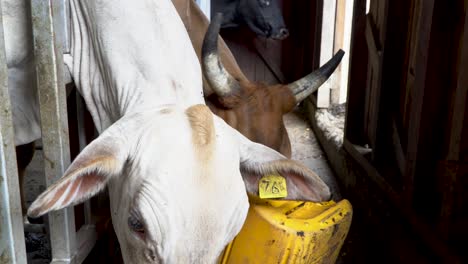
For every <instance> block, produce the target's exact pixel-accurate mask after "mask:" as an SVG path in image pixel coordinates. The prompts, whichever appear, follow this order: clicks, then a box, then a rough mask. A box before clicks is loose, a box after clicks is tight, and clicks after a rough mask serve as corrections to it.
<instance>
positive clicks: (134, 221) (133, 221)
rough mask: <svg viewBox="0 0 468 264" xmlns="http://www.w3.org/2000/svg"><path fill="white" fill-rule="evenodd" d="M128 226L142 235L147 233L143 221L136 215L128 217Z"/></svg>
mask: <svg viewBox="0 0 468 264" xmlns="http://www.w3.org/2000/svg"><path fill="white" fill-rule="evenodd" d="M128 226H129V227H130V229H131V230H132V231H133V232H135V233H137V234H138V235H140V236H142V235H144V234H145V226H144V225H143V223H142V222H141V221H140V220H139V219H138V218H137V217H136V216H134V215H130V216H129V217H128Z"/></svg>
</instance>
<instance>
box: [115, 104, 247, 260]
mask: <svg viewBox="0 0 468 264" xmlns="http://www.w3.org/2000/svg"><path fill="white" fill-rule="evenodd" d="M202 108H206V107H205V106H203V107H202ZM206 111H209V110H207V108H206V109H205V110H204V111H202V112H204V113H198V114H197V115H199V114H201V115H204V114H205V115H206V114H207V112H206ZM210 115H212V114H211V113H210ZM195 118H197V117H195ZM212 118H213V119H214V120H215V121H214V127H213V129H214V131H213V133H214V134H213V137H211V139H212V140H213V142H212V144H208V143H207V141H204V139H202V140H201V141H202V142H201V143H200V142H198V143H197V142H195V141H197V139H196V138H195V137H196V136H194V134H196V132H194V127H193V125H195V126H196V125H197V124H191V123H190V122H189V121H188V118H187V114H186V112H185V111H184V110H182V109H179V108H177V107H173V108H164V109H160V110H158V111H153V112H152V113H141V114H135V115H134V116H130V117H129V118H124V120H121V121H119V125H120V126H121V127H126V128H125V129H124V131H122V132H128V133H132V134H133V135H138V136H137V137H132V138H136V140H135V142H131V143H129V145H130V148H131V150H130V153H132V154H133V155H131V156H132V159H131V160H129V161H128V162H127V164H126V165H125V166H126V168H125V169H124V175H122V176H121V177H115V178H114V179H113V180H112V181H111V182H110V185H109V192H110V200H111V210H112V222H113V224H114V228H115V230H116V233H117V236H118V238H119V242H120V244H121V249H122V253H123V256H124V259H125V262H126V263H215V261H216V259H217V258H218V256H219V254H220V253H221V252H222V250H223V249H224V247H225V246H226V245H227V244H228V243H229V242H230V241H231V240H232V239H233V238H234V236H235V235H236V234H237V233H238V232H239V231H240V228H241V227H242V224H243V223H244V221H245V217H246V214H247V211H248V207H249V205H248V199H247V195H246V191H245V185H244V182H243V181H242V177H241V175H240V171H239V160H240V157H239V150H238V145H237V144H236V141H235V139H234V138H233V137H231V134H230V127H228V126H227V125H226V124H225V123H224V122H222V121H220V120H218V118H217V117H215V116H214V115H212ZM126 119H128V125H125V124H124V123H125V122H127V121H126ZM202 119H203V118H201V119H200V120H202ZM194 122H195V123H196V122H197V121H194ZM198 125H200V126H203V124H198ZM127 129H128V131H126V130H127ZM201 130H202V131H201V134H202V135H201V136H203V133H205V131H203V129H201ZM197 144H199V145H200V144H205V145H204V146H201V147H200V146H197ZM208 145H209V146H208ZM207 146H208V149H207V148H205V147H207ZM202 159H203V160H202ZM133 212H137V213H136V215H138V216H139V218H140V219H139V221H140V222H141V223H142V224H143V225H144V226H145V228H146V229H145V234H144V235H143V236H141V235H140V234H138V233H135V232H134V231H133V230H131V228H130V227H129V223H128V222H129V221H128V220H129V217H130V215H131V214H132V213H133Z"/></svg>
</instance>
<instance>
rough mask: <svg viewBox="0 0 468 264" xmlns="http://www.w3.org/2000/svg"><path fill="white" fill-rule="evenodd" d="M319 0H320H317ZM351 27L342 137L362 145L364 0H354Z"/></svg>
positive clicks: (364, 80) (364, 47) (364, 63)
mask: <svg viewBox="0 0 468 264" xmlns="http://www.w3.org/2000/svg"><path fill="white" fill-rule="evenodd" d="M317 2H320V1H317ZM352 24H353V28H352V31H351V32H352V33H351V44H350V50H349V82H348V93H347V99H346V101H347V104H346V118H345V131H344V133H345V135H344V137H345V138H347V139H349V140H351V141H353V142H354V143H356V144H360V145H364V144H366V143H367V142H366V140H365V137H364V133H363V132H364V131H363V127H364V123H365V122H364V104H365V102H364V98H365V87H366V77H367V63H368V62H367V61H368V51H367V45H366V40H365V27H366V0H354V11H353V23H352Z"/></svg>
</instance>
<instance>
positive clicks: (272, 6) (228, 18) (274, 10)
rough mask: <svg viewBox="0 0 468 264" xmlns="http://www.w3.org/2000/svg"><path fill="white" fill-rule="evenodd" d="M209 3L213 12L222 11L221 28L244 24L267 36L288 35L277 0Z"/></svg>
mask: <svg viewBox="0 0 468 264" xmlns="http://www.w3.org/2000/svg"><path fill="white" fill-rule="evenodd" d="M211 4H212V6H213V10H212V11H213V14H216V13H217V12H221V13H223V17H224V19H223V22H222V24H221V27H222V28H229V27H238V26H240V25H243V24H246V25H247V26H248V27H249V28H250V29H251V30H252V31H253V32H255V33H256V34H257V35H260V36H264V37H267V38H272V39H285V38H286V37H288V35H289V31H288V29H287V28H286V25H285V24H284V20H283V15H282V13H281V9H280V6H279V2H278V0H212V1H211Z"/></svg>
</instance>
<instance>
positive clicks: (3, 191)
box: [0, 1, 26, 264]
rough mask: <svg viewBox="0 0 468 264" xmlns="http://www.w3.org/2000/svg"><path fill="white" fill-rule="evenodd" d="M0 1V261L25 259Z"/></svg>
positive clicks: (20, 260)
mask: <svg viewBox="0 0 468 264" xmlns="http://www.w3.org/2000/svg"><path fill="white" fill-rule="evenodd" d="M2 14H3V13H2V6H1V1H0V102H1V103H0V223H1V224H0V263H21V264H22V263H26V247H25V242H24V230H23V216H22V210H21V198H20V193H19V190H20V189H19V188H20V186H19V180H18V168H17V165H16V154H15V144H14V132H13V120H12V116H11V113H12V112H11V104H10V95H9V92H8V70H7V65H6V54H5V39H4V34H3V17H2Z"/></svg>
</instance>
